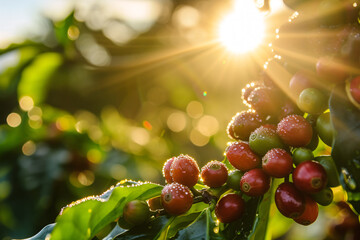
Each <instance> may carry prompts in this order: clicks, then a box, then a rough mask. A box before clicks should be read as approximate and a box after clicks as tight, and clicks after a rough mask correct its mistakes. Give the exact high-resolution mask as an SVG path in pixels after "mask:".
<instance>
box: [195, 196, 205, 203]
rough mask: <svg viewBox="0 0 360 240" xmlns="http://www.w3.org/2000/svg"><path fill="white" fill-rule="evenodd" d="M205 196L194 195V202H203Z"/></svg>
mask: <svg viewBox="0 0 360 240" xmlns="http://www.w3.org/2000/svg"><path fill="white" fill-rule="evenodd" d="M203 201H204V198H203V197H202V196H196V197H194V200H193V204H195V203H199V202H203Z"/></svg>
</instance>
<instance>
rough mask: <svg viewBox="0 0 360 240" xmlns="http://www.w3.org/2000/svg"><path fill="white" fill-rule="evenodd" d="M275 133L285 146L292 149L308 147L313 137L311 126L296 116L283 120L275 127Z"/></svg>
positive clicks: (302, 118)
mask: <svg viewBox="0 0 360 240" xmlns="http://www.w3.org/2000/svg"><path fill="white" fill-rule="evenodd" d="M276 132H277V134H278V135H279V136H280V138H281V139H282V140H283V142H284V143H285V144H287V145H289V146H292V147H304V146H306V145H308V144H309V143H310V141H311V138H312V135H313V129H312V126H311V124H310V123H309V122H308V121H306V119H305V118H304V117H302V116H300V115H296V114H293V115H289V116H287V117H285V118H283V119H282V120H281V121H280V122H279V124H278V125H277V129H276Z"/></svg>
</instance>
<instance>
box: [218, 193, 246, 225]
mask: <svg viewBox="0 0 360 240" xmlns="http://www.w3.org/2000/svg"><path fill="white" fill-rule="evenodd" d="M244 208H245V203H244V200H243V199H242V198H241V196H239V195H237V194H235V193H229V194H226V195H225V196H223V197H222V198H221V199H220V200H219V201H218V202H217V204H216V207H215V215H216V217H217V219H218V220H219V221H220V222H222V223H230V222H233V221H235V220H237V219H239V218H240V217H241V216H242V214H243V212H244Z"/></svg>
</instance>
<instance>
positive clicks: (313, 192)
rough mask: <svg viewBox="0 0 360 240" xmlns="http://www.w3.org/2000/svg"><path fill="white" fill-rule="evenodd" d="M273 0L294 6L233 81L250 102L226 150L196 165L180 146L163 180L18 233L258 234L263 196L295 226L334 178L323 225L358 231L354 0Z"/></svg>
mask: <svg viewBox="0 0 360 240" xmlns="http://www.w3.org/2000/svg"><path fill="white" fill-rule="evenodd" d="M283 1H284V3H285V5H286V6H287V7H289V8H291V9H293V10H294V14H293V15H292V16H291V17H290V18H289V21H288V22H287V23H284V24H282V25H281V26H280V27H279V28H278V29H277V30H276V33H275V34H276V38H274V39H275V40H274V41H273V42H272V43H271V44H270V47H271V50H272V52H273V53H274V56H273V57H271V58H269V60H268V61H267V62H266V64H265V66H264V69H263V71H262V73H261V74H260V75H259V79H258V81H256V82H254V83H251V84H248V85H247V86H246V87H245V88H244V89H243V90H242V97H243V100H244V103H245V104H246V105H247V106H248V107H249V109H248V110H244V111H241V112H238V113H236V114H235V115H234V117H233V118H232V119H229V125H228V127H227V129H226V132H227V134H228V136H229V138H230V139H231V140H232V142H230V143H229V145H228V146H227V147H226V148H225V146H224V156H225V159H223V160H222V159H218V160H209V162H208V163H207V164H206V165H204V166H203V167H202V168H201V169H200V168H199V166H198V164H197V161H196V159H194V158H193V157H191V156H189V155H185V154H181V155H179V156H174V157H172V158H170V159H168V160H166V159H164V160H163V162H164V165H163V176H164V178H165V181H166V185H165V186H162V185H159V184H155V183H150V182H136V181H132V180H123V181H120V182H119V183H117V184H116V185H115V186H113V187H111V188H110V189H109V190H107V191H106V192H104V193H103V194H101V195H98V196H91V197H87V198H84V199H80V200H78V201H76V202H73V203H71V204H69V205H67V206H65V207H64V208H63V209H62V210H61V212H60V214H59V216H58V217H57V219H56V222H55V223H54V224H50V225H47V226H45V227H44V228H43V229H42V230H41V231H40V232H39V233H38V234H37V235H35V236H33V237H31V238H29V239H31V240H34V239H97V237H96V234H97V233H98V232H100V231H101V230H102V229H104V228H105V227H107V226H109V225H111V226H114V227H113V230H112V231H111V232H110V233H108V235H107V236H106V237H105V238H104V239H117V240H120V239H256V240H261V239H265V238H266V232H267V225H268V221H269V211H270V205H271V203H272V202H273V201H274V202H275V205H276V207H277V211H279V212H280V213H281V214H282V215H283V216H284V217H286V218H289V219H292V220H291V221H294V222H295V223H296V224H300V225H305V226H306V225H310V224H312V223H313V222H315V221H316V219H317V217H318V214H319V205H321V206H328V205H329V204H331V203H332V202H333V190H332V188H334V187H338V186H339V185H341V186H342V188H343V189H344V191H345V192H346V194H347V203H345V202H336V203H335V204H338V205H339V207H340V208H342V209H344V211H345V212H346V214H347V215H346V216H347V217H346V220H344V223H337V224H336V225H334V226H332V227H331V231H332V234H333V235H334V236H337V237H338V238H337V239H342V238H343V236H344V234H346V233H347V232H349V231H351V232H352V234H353V235H352V236H354V238H352V239H358V238H359V237H360V232H359V222H358V215H357V214H358V213H359V212H360V124H359V122H360V121H359V120H360V70H359V64H360V38H359V36H360V26H359V20H358V19H359V6H358V2H357V1H350V0H344V1H340V0H315V1H307V0H283ZM265 2H267V1H265ZM239 92H241V91H240V90H239ZM239 105H240V103H239ZM224 133H225V130H224ZM325 145H326V146H325ZM319 146H322V147H324V146H325V148H326V149H328V154H326V155H324V153H323V152H321V151H319V150H317V149H318V148H319ZM345 221H346V222H345ZM342 234H343V235H342Z"/></svg>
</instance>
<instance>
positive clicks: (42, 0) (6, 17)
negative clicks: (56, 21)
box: [0, 0, 70, 48]
mask: <svg viewBox="0 0 360 240" xmlns="http://www.w3.org/2000/svg"><path fill="white" fill-rule="evenodd" d="M0 3H1V6H0V48H3V47H6V46H7V45H8V44H9V43H11V42H14V41H18V42H21V41H22V40H23V39H24V38H25V37H26V36H29V35H35V36H36V35H39V34H41V33H42V29H43V28H44V24H45V23H44V21H43V18H42V16H43V14H44V13H47V14H49V15H54V14H55V11H54V9H57V10H59V9H63V11H57V14H61V13H62V12H65V11H66V10H67V9H68V7H66V6H68V5H69V3H70V1H69V0H51V1H46V0H0ZM54 16H55V17H57V16H56V15H54Z"/></svg>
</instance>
